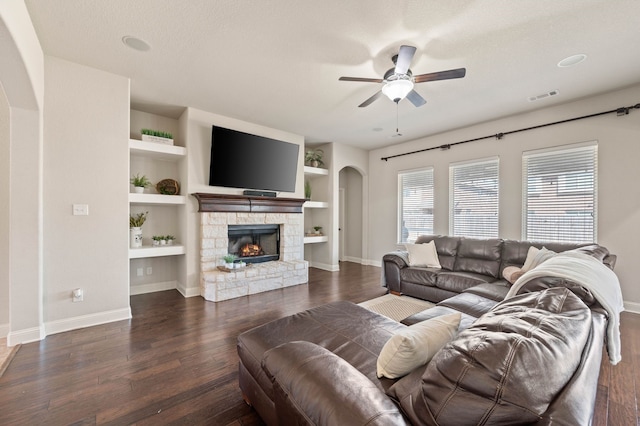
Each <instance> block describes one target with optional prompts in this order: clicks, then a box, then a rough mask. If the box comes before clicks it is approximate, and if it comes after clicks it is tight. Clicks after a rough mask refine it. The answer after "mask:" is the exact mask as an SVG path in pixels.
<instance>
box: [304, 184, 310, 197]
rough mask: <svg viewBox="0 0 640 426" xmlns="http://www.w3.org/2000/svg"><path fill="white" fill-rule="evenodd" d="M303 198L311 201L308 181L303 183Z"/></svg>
mask: <svg viewBox="0 0 640 426" xmlns="http://www.w3.org/2000/svg"><path fill="white" fill-rule="evenodd" d="M304 198H306V199H307V200H310V199H311V183H309V181H308V180H305V181H304Z"/></svg>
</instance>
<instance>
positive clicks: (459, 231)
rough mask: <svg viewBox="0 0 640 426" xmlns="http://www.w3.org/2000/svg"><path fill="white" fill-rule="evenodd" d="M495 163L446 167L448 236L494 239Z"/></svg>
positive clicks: (496, 233) (492, 161) (491, 159)
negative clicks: (447, 182)
mask: <svg viewBox="0 0 640 426" xmlns="http://www.w3.org/2000/svg"><path fill="white" fill-rule="evenodd" d="M498 170H499V159H498V158H497V157H495V158H490V159H485V160H478V161H474V162H465V163H456V164H451V165H450V166H449V201H450V204H449V234H450V235H453V236H461V237H471V238H496V237H498V189H499V176H498Z"/></svg>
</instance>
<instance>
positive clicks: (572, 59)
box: [558, 53, 587, 68]
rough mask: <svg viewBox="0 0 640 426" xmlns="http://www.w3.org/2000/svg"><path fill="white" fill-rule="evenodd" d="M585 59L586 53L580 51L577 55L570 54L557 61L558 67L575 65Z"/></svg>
mask: <svg viewBox="0 0 640 426" xmlns="http://www.w3.org/2000/svg"><path fill="white" fill-rule="evenodd" d="M585 59H587V55H585V54H582V53H580V54H578V55H572V56H569V57H568V58H564V59H563V60H561V61H560V62H558V66H559V67H560V68H566V67H572V66H574V65H577V64H579V63H580V62H582V61H584V60H585Z"/></svg>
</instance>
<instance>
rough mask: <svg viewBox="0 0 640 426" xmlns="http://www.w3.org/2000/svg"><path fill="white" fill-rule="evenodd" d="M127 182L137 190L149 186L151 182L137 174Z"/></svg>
mask: <svg viewBox="0 0 640 426" xmlns="http://www.w3.org/2000/svg"><path fill="white" fill-rule="evenodd" d="M129 182H131V184H133V186H137V187H139V188H146V187H148V186H151V181H150V180H149V179H148V178H147V177H146V176H145V175H142V176H140V174H139V173H137V174H136V175H135V176H133V177H132V178H131V180H130V181H129Z"/></svg>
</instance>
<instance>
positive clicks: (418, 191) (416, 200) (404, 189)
mask: <svg viewBox="0 0 640 426" xmlns="http://www.w3.org/2000/svg"><path fill="white" fill-rule="evenodd" d="M398 210H399V213H398V241H399V242H401V243H413V242H414V241H415V240H416V238H418V236H419V235H429V234H433V168H427V169H421V170H413V171H407V172H400V173H398Z"/></svg>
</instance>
